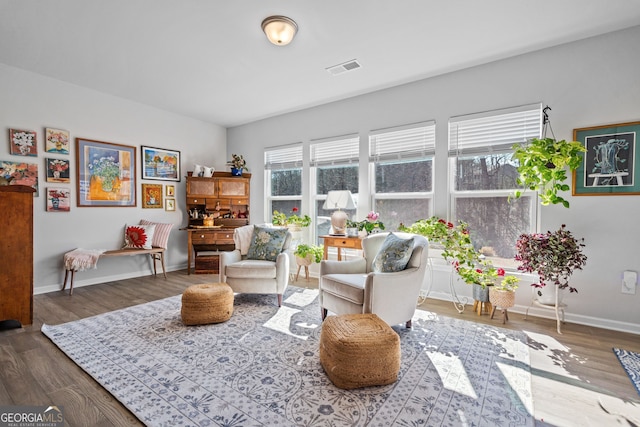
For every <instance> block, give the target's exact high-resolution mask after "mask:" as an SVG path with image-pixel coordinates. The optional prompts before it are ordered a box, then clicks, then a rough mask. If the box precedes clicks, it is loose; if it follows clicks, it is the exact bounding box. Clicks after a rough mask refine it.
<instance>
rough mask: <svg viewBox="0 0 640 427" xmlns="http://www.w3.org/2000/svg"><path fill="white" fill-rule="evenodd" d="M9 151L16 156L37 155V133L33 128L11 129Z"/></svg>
mask: <svg viewBox="0 0 640 427" xmlns="http://www.w3.org/2000/svg"><path fill="white" fill-rule="evenodd" d="M9 152H10V153H11V154H15V155H16V156H32V157H35V156H37V155H38V145H37V143H36V133H35V132H34V131H31V130H20V129H9Z"/></svg>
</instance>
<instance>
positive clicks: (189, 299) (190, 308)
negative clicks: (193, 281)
mask: <svg viewBox="0 0 640 427" xmlns="http://www.w3.org/2000/svg"><path fill="white" fill-rule="evenodd" d="M180 314H181V316H182V323H184V324H185V325H188V326H191V325H206V324H208V323H220V322H225V321H227V320H229V318H230V317H231V315H232V314H233V291H232V290H231V287H230V286H229V285H227V284H226V283H205V284H202V285H192V286H189V287H188V288H187V289H186V290H185V291H184V293H183V294H182V309H181V312H180Z"/></svg>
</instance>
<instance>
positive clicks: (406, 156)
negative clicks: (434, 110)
mask: <svg viewBox="0 0 640 427" xmlns="http://www.w3.org/2000/svg"><path fill="white" fill-rule="evenodd" d="M434 153H435V122H432V121H431V122H425V123H418V124H414V125H409V126H403V127H397V128H392V129H383V130H380V131H374V132H372V133H371V134H370V135H369V170H370V176H371V179H370V181H371V184H372V191H371V193H372V196H373V203H372V206H373V207H374V209H375V211H376V212H378V213H380V219H381V221H382V222H383V223H384V225H385V227H386V228H387V229H389V230H396V229H397V228H398V226H399V225H400V224H401V223H403V224H407V225H409V224H412V223H413V222H415V221H417V220H419V219H422V218H428V217H430V216H431V212H432V199H433V155H434Z"/></svg>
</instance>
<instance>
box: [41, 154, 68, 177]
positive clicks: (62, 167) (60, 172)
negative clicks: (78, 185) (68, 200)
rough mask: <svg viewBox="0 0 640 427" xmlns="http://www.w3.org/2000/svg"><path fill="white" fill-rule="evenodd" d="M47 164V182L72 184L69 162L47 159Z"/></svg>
mask: <svg viewBox="0 0 640 427" xmlns="http://www.w3.org/2000/svg"><path fill="white" fill-rule="evenodd" d="M45 161H46V164H47V182H65V183H67V182H71V178H70V176H69V160H63V159H49V158H47V159H45Z"/></svg>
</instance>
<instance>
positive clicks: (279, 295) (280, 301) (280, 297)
mask: <svg viewBox="0 0 640 427" xmlns="http://www.w3.org/2000/svg"><path fill="white" fill-rule="evenodd" d="M278 307H282V294H278Z"/></svg>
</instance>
